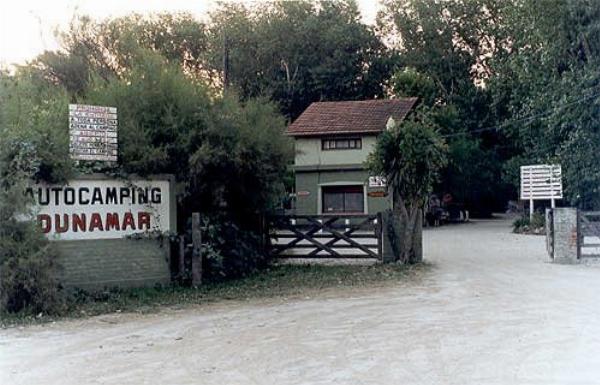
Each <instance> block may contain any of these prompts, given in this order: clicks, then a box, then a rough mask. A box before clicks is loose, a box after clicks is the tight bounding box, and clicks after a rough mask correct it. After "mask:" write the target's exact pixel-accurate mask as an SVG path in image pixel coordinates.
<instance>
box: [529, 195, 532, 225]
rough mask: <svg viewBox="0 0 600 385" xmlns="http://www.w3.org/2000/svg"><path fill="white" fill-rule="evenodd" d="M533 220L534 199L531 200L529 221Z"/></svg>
mask: <svg viewBox="0 0 600 385" xmlns="http://www.w3.org/2000/svg"><path fill="white" fill-rule="evenodd" d="M532 219H533V198H531V199H529V220H532Z"/></svg>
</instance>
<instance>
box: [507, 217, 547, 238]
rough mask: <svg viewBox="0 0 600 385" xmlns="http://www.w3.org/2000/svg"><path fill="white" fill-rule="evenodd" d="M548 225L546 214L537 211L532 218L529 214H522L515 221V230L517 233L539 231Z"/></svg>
mask: <svg viewBox="0 0 600 385" xmlns="http://www.w3.org/2000/svg"><path fill="white" fill-rule="evenodd" d="M545 225H546V218H545V217H544V214H542V213H539V212H535V213H533V216H532V217H531V219H529V216H522V217H521V218H517V219H515V220H514V222H513V232H515V233H529V232H533V233H539V232H541V230H543V228H544V226H545Z"/></svg>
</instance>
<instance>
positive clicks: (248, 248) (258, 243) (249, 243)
mask: <svg viewBox="0 0 600 385" xmlns="http://www.w3.org/2000/svg"><path fill="white" fill-rule="evenodd" d="M203 235H204V237H205V239H203V240H202V243H203V244H204V245H205V246H204V247H205V249H204V250H203V255H204V260H203V261H204V263H203V268H204V271H203V273H204V276H205V277H206V278H207V279H208V280H209V281H221V280H224V279H230V278H239V277H244V276H247V275H249V274H251V273H254V272H256V271H257V270H259V269H261V268H264V267H265V266H267V264H268V257H267V254H266V253H265V252H264V244H263V239H262V235H261V234H260V233H259V232H257V231H252V230H249V229H246V230H243V229H241V228H240V227H239V226H238V225H236V224H235V223H233V222H231V221H228V220H224V219H220V220H218V221H215V222H214V223H212V224H211V223H207V224H206V225H205V231H204V232H203Z"/></svg>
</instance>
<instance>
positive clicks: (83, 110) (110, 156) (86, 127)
mask: <svg viewBox="0 0 600 385" xmlns="http://www.w3.org/2000/svg"><path fill="white" fill-rule="evenodd" d="M69 135H70V145H69V151H70V153H71V158H73V159H75V160H100V161H108V162H116V161H117V143H118V142H117V109H116V108H115V107H102V106H90V105H85V104H69Z"/></svg>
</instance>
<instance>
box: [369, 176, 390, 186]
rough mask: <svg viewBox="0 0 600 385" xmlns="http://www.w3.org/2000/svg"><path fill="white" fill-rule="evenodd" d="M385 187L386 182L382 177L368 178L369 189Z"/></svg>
mask: <svg viewBox="0 0 600 385" xmlns="http://www.w3.org/2000/svg"><path fill="white" fill-rule="evenodd" d="M386 185H387V181H386V179H385V177H383V176H370V177H369V187H385V186H386Z"/></svg>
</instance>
